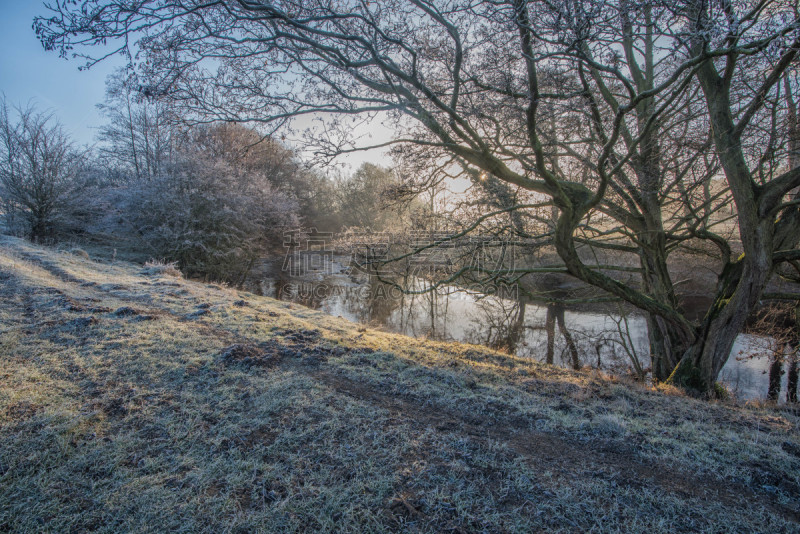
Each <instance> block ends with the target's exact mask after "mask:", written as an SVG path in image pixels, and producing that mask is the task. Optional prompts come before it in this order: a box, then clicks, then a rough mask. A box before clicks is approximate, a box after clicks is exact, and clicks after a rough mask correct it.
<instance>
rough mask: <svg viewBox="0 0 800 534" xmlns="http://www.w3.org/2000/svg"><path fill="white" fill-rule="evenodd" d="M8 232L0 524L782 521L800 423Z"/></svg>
mask: <svg viewBox="0 0 800 534" xmlns="http://www.w3.org/2000/svg"><path fill="white" fill-rule="evenodd" d="M173 274H174V273H170V271H169V270H166V269H159V268H157V267H152V268H149V269H144V268H142V267H141V266H137V265H134V264H129V263H124V262H113V263H112V262H98V261H92V260H91V259H89V258H86V257H84V256H83V255H82V254H80V253H77V254H74V253H69V252H56V251H53V250H50V249H44V248H39V247H35V246H32V245H30V244H28V243H26V242H24V241H21V240H17V239H12V238H7V237H0V293H1V294H0V332H2V334H1V335H0V439H1V440H2V442H3V444H4V445H3V448H2V450H0V530H10V531H28V530H45V531H68V530H73V531H80V530H91V531H105V532H119V531H130V530H135V531H164V530H175V531H187V532H200V531H207V532H228V531H302V530H309V531H311V530H313V531H336V532H348V531H349V532H354V531H374V532H380V531H408V530H410V531H424V532H428V531H430V532H434V531H435V532H442V531H448V530H450V531H456V532H459V531H461V532H472V531H478V532H480V531H484V530H486V531H491V532H503V531H509V532H511V531H536V530H547V531H559V530H562V531H576V532H578V531H580V532H584V531H588V530H592V529H595V530H600V531H610V530H625V531H629V532H637V531H640V532H644V531H647V532H660V531H661V532H674V531H714V530H720V529H722V530H726V531H747V532H756V531H771V532H781V531H786V532H788V531H794V530H796V529H797V528H798V521H800V508H799V507H798V503H797V495H798V494H799V493H800V437H799V436H798V427H799V426H800V418H799V417H798V414H797V413H795V412H793V411H791V410H789V409H784V408H774V407H769V406H765V405H759V404H750V405H735V404H727V403H708V402H702V401H697V400H693V399H688V398H685V397H683V396H682V395H680V394H679V393H677V392H675V391H654V390H649V389H645V388H643V387H641V386H638V385H635V384H630V383H627V382H623V381H619V380H615V379H613V378H610V377H606V376H603V375H600V374H597V373H595V374H591V373H582V372H574V371H569V370H565V369H560V368H557V367H553V366H549V365H543V364H539V363H536V362H533V361H530V360H528V359H523V358H518V357H514V356H508V355H505V354H501V353H497V352H494V351H491V350H488V349H485V348H483V347H478V346H475V345H465V344H458V343H438V342H432V341H425V340H418V339H413V338H409V337H405V336H400V335H395V334H389V333H386V332H382V331H380V330H375V329H369V328H364V327H362V326H360V325H357V324H354V323H350V322H348V321H345V320H343V319H338V318H336V317H331V316H329V315H326V314H324V313H322V312H318V311H314V310H310V309H306V308H303V307H301V306H298V305H295V304H291V303H286V302H279V301H275V300H272V299H268V298H264V297H258V296H255V295H253V294H249V293H243V292H239V291H236V290H233V289H230V288H226V287H221V286H217V285H208V284H200V283H195V282H189V281H185V280H183V279H181V278H179V277H176V276H173Z"/></svg>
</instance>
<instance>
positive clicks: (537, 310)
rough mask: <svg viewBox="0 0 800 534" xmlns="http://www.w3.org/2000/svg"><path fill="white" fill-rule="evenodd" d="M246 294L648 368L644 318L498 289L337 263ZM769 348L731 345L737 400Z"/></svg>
mask: <svg viewBox="0 0 800 534" xmlns="http://www.w3.org/2000/svg"><path fill="white" fill-rule="evenodd" d="M283 274H285V273H283ZM414 284H415V285H412V286H411V287H412V288H415V287H416V288H419V287H420V286H421V281H419V280H415V282H414ZM250 289H252V290H254V291H255V292H257V293H259V294H262V295H265V296H270V297H273V298H277V299H280V300H285V301H291V302H295V303H298V304H302V305H304V306H308V307H311V308H314V309H318V310H321V311H324V312H325V313H328V314H330V315H333V316H340V317H343V318H345V319H348V320H350V321H353V322H358V323H362V324H366V325H370V326H373V327H379V328H383V329H385V330H388V331H392V332H398V333H402V334H406V335H409V336H413V337H418V338H421V337H426V338H429V339H437V340H453V341H462V342H467V343H474V344H480V345H485V346H489V347H492V348H498V349H502V350H505V351H507V352H509V353H514V354H516V355H518V356H522V357H526V358H533V359H535V360H538V361H542V362H546V363H552V364H554V365H561V366H564V367H573V368H586V367H589V368H596V369H601V370H603V371H606V372H610V373H616V374H624V373H635V369H636V367H637V365H638V366H639V367H640V368H643V369H647V368H648V367H649V366H650V361H649V356H648V350H647V348H648V343H647V324H646V321H645V320H644V317H643V316H641V315H640V314H638V313H636V312H625V311H623V310H622V309H620V308H619V307H618V306H616V307H615V306H612V305H595V306H591V307H590V306H587V305H585V304H584V305H581V306H579V307H578V306H567V305H563V306H554V305H547V304H538V303H535V302H524V301H521V300H520V299H518V298H516V295H515V292H514V291H513V290H510V289H505V290H503V289H502V288H501V289H497V291H496V294H490V295H487V294H486V292H485V288H484V292H480V291H468V290H464V289H462V288H458V287H454V286H444V287H440V288H438V289H437V290H436V291H435V292H429V293H425V294H419V295H409V294H405V293H404V292H403V291H400V290H398V289H397V288H393V287H391V286H389V285H386V284H382V283H380V282H378V281H376V280H375V279H374V278H371V277H369V276H367V275H364V274H361V273H353V272H351V271H350V270H349V269H348V268H347V267H346V265H345V264H344V263H343V262H337V261H333V262H332V264H330V265H328V266H327V267H326V268H325V269H320V270H313V269H312V270H310V271H308V272H305V273H304V274H303V276H296V277H286V276H285V275H281V276H265V275H262V276H259V277H257V279H255V280H253V281H252V282H251V283H250ZM490 292H493V291H491V290H490ZM773 344H774V343H772V340H771V339H770V338H765V337H758V336H752V335H745V334H743V335H740V336H739V337H738V338H737V340H736V343H735V345H734V347H733V350H732V352H731V357H730V358H729V359H728V362H727V364H726V365H725V367H724V368H723V369H722V372H721V374H720V381H721V382H722V383H724V384H725V385H726V387H727V388H728V390H729V391H731V392H732V393H733V394H734V395H735V396H736V397H737V398H740V399H764V398H766V395H767V389H768V384H769V368H770V361H769V356H768V354H769V351H770V350H771V349H772V348H773V347H772V345H773ZM786 375H787V373H786V370H785V369H784V373H783V376H782V383H781V393H780V396H779V398H780V401H781V402H785V399H786V383H787V377H786Z"/></svg>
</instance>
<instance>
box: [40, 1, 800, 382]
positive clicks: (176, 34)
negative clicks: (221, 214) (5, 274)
mask: <svg viewBox="0 0 800 534" xmlns="http://www.w3.org/2000/svg"><path fill="white" fill-rule="evenodd" d="M52 10H53V11H54V16H51V17H47V18H40V19H37V21H36V26H37V31H38V33H39V36H40V37H41V39H42V42H43V43H44V46H45V47H46V48H48V49H58V50H59V51H60V52H61V53H62V54H66V53H67V52H68V51H69V50H73V49H74V47H77V48H78V49H79V50H81V51H85V48H84V46H85V45H87V46H90V45H94V44H96V43H98V42H107V41H109V40H110V41H113V42H117V43H120V49H119V51H120V52H123V53H130V50H128V46H129V45H130V43H131V39H132V38H136V37H137V36H141V39H140V40H139V41H138V48H139V50H140V51H141V52H142V54H143V61H142V62H141V65H140V70H141V72H142V74H143V75H144V76H145V77H146V79H148V80H150V81H151V83H150V87H152V88H153V91H155V92H157V93H158V94H162V95H166V96H168V97H169V98H170V99H171V101H172V102H174V103H175V104H176V105H180V106H182V108H183V109H184V110H185V112H186V113H188V114H190V115H191V116H194V117H195V118H196V120H215V119H217V120H219V119H222V120H230V119H233V120H253V121H260V122H261V123H263V124H269V125H271V126H272V127H274V128H278V127H280V126H283V125H285V124H286V123H287V122H289V121H290V120H291V119H292V118H296V117H300V116H304V115H305V116H314V115H317V116H318V115H319V114H325V116H326V117H333V118H332V119H331V120H330V121H328V122H327V123H326V127H325V128H324V129H323V130H321V131H320V132H319V135H317V136H316V137H314V138H313V139H312V140H313V141H314V142H315V143H316V146H317V150H318V153H320V154H322V155H325V154H326V151H327V152H329V153H331V154H333V153H341V152H346V151H350V150H357V149H361V148H366V147H364V146H358V145H357V144H356V143H355V141H353V136H352V135H351V134H352V124H351V122H350V121H349V120H348V119H349V118H351V117H354V116H363V115H367V116H371V115H372V116H374V115H376V114H381V116H382V117H385V118H386V119H387V120H393V121H394V125H395V127H396V128H397V132H398V136H397V139H396V140H395V141H394V143H400V144H403V145H404V146H406V147H414V148H413V150H410V151H409V153H410V154H415V155H414V157H415V158H417V159H418V160H420V159H422V160H427V161H428V162H429V163H430V164H431V167H435V168H437V169H439V170H440V171H442V172H446V173H451V174H454V173H455V172H459V173H461V174H462V175H463V176H466V177H468V178H469V179H471V180H473V181H474V182H475V183H478V182H480V181H482V180H496V181H498V182H500V183H502V184H504V186H505V187H506V188H508V189H507V191H506V192H503V193H502V194H501V195H497V199H498V206H502V207H498V208H497V209H496V210H495V211H496V212H498V214H499V213H506V214H507V213H509V212H512V211H519V212H522V213H527V212H528V211H530V210H533V209H535V208H534V207H539V206H540V205H541V204H542V203H549V204H551V205H552V206H553V207H554V208H555V209H556V210H557V218H556V221H555V224H554V225H552V226H551V230H550V231H549V238H550V239H551V240H552V243H553V244H554V247H555V250H556V252H557V255H558V257H559V259H560V262H561V268H562V269H563V270H564V271H565V272H568V273H569V274H571V275H572V276H574V277H576V278H578V279H580V280H582V281H584V282H586V283H587V284H589V285H591V286H594V287H596V288H599V289H601V290H603V291H605V292H607V293H609V294H610V295H612V296H614V297H616V298H618V299H621V300H624V301H627V302H629V303H630V304H632V305H634V306H636V307H638V308H639V309H641V310H643V311H644V312H645V313H646V314H647V315H648V317H649V320H648V323H649V327H650V344H651V352H652V353H653V358H654V376H655V378H656V379H659V380H661V379H667V378H669V379H671V380H672V381H674V382H676V383H678V384H681V385H684V386H686V387H688V388H693V389H697V390H701V391H709V390H711V389H712V386H713V383H714V380H715V379H716V377H717V375H718V373H719V371H720V369H721V368H722V366H723V365H724V363H725V362H726V361H727V359H728V356H729V354H730V350H731V347H732V345H733V342H734V339H735V337H736V335H737V334H738V333H739V332H740V331H741V330H742V328H743V326H744V323H745V320H746V318H747V316H748V315H749V314H750V313H751V311H753V310H754V308H755V307H756V306H757V305H758V303H759V301H760V299H761V298H762V297H763V294H764V289H765V287H766V285H767V283H768V281H769V280H770V278H771V277H772V275H773V273H774V271H775V267H776V265H778V264H780V263H781V262H787V261H794V260H797V259H798V258H800V252H798V250H797V242H798V238H800V235H798V234H800V225H798V224H797V222H798V217H800V212H798V208H797V204H796V203H794V202H793V201H791V200H789V199H788V197H787V195H788V193H789V192H790V191H791V190H792V189H794V188H795V187H797V186H798V185H800V170H798V169H797V168H789V167H788V166H787V165H786V157H785V156H786V154H785V153H783V155H781V154H780V153H779V152H778V151H773V155H772V156H770V157H765V154H766V148H765V147H762V146H761V144H760V143H758V142H756V141H757V140H758V139H759V138H760V137H761V136H762V133H763V132H764V131H766V130H765V129H764V124H765V121H766V122H769V120H770V117H771V116H779V115H783V114H785V113H786V109H785V107H784V103H785V102H786V99H781V98H776V94H777V91H778V88H779V87H780V85H781V83H780V82H781V80H782V79H783V77H784V74H785V73H786V71H787V69H788V68H789V67H790V65H792V63H793V61H795V59H796V57H797V55H798V51H799V50H798V46H799V43H800V41H799V40H800V18H798V11H797V7H796V5H795V2H793V1H791V0H760V1H756V0H752V1H743V2H737V3H732V2H725V1H723V2H710V1H706V0H682V1H677V2H676V1H674V0H670V1H666V0H663V1H656V2H641V3H640V2H634V1H632V0H614V1H609V2H598V1H596V0H583V1H582V0H557V1H554V2H527V1H525V0H507V1H491V2H490V1H482V2H480V1H479V2H474V1H469V2H468V1H460V0H390V1H386V2H368V1H365V0H364V1H361V0H351V1H344V2H336V3H330V2H325V1H292V0H279V1H257V0H226V1H220V2H210V3H208V2H200V1H195V0H187V1H184V2H171V1H166V0H137V1H135V2H134V1H129V0H112V1H99V0H85V1H83V2H79V3H77V5H73V4H70V3H64V4H62V3H58V4H56V5H55V6H53V7H52ZM770 102H774V103H775V105H774V106H772V107H770V106H769V105H768V104H769V103H770ZM785 135H786V132H785V131H784V132H779V136H782V137H780V138H778V139H776V140H774V142H773V145H774V146H780V145H781V144H782V143H783V141H784V139H785ZM767 148H768V147H767ZM420 154H422V155H420ZM773 156H774V157H773ZM454 169H455V170H454ZM720 169H721V171H720ZM765 169H766V170H765ZM456 170H457V171H456ZM715 183H716V184H720V183H721V184H723V185H722V186H721V187H715V185H714V184H715ZM728 192H729V193H728ZM507 193H512V194H511V195H509V194H507ZM728 194H729V195H730V196H728ZM503 198H505V199H511V200H513V202H512V203H511V205H509V203H508V202H506V201H502V202H500V201H501V200H502V199H503ZM729 200H732V202H733V204H734V205H735V210H734V213H735V223H736V228H735V234H734V237H736V238H738V239H731V238H730V236H728V235H725V233H724V232H723V231H721V230H720V229H724V225H723V223H724V222H725V221H724V217H722V216H721V214H722V213H723V212H722V208H723V207H725V206H726V204H727V203H728V202H729ZM482 217H483V216H482ZM516 231H522V232H523V233H524V232H526V231H527V230H526V229H525V227H524V225H517V230H516ZM739 242H741V245H739ZM739 246H741V250H742V251H743V254H741V255H740V254H737V253H736V249H737V247H739ZM681 248H686V249H694V250H700V249H702V250H703V251H704V252H705V253H707V254H711V255H713V257H714V258H715V260H716V261H717V271H716V274H717V281H716V290H715V296H714V303H713V305H712V306H711V308H710V310H709V312H708V313H707V314H706V315H705V317H704V318H702V319H701V320H700V321H692V320H690V318H689V317H688V316H687V315H686V314H685V313H684V310H683V309H682V308H681V305H680V302H679V299H678V298H677V296H676V294H675V289H674V288H675V282H674V281H673V280H672V276H673V270H672V268H671V266H670V264H669V263H668V259H669V255H670V254H671V253H674V252H675V251H676V250H680V249H681ZM598 252H601V253H604V254H598ZM618 255H629V256H631V257H633V258H637V261H638V263H639V265H638V266H635V267H633V266H630V265H625V264H622V265H620V263H619V262H612V261H608V258H609V257H611V258H613V257H614V256H618ZM522 272H536V268H533V267H531V268H528V269H522V270H521V273H522ZM619 272H635V273H637V274H638V278H639V280H638V283H636V284H630V283H626V282H625V281H624V280H622V279H620V277H619V276H616V275H615V273H619Z"/></svg>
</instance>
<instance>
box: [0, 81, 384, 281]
mask: <svg viewBox="0 0 800 534" xmlns="http://www.w3.org/2000/svg"><path fill="white" fill-rule="evenodd" d="M99 108H100V109H101V111H102V112H103V114H104V115H105V117H106V119H107V122H106V123H105V124H104V125H103V126H102V127H101V129H100V134H99V140H98V141H99V142H98V144H97V145H96V146H95V147H93V148H91V149H90V148H78V147H77V145H76V144H75V143H74V142H73V141H72V140H71V139H70V137H69V136H68V134H67V133H66V132H65V131H64V128H63V127H62V126H61V124H60V123H59V122H58V120H57V118H56V117H55V116H53V115H52V114H51V113H45V112H41V111H38V110H36V108H35V107H33V106H29V107H26V108H12V107H10V106H9V105H8V104H7V103H6V102H3V104H2V109H0V129H2V132H0V135H1V136H2V147H0V155H2V166H0V200H2V214H3V221H4V224H5V227H6V231H8V232H9V233H12V234H16V235H20V236H25V237H27V238H29V239H31V240H33V241H37V242H44V243H49V242H55V241H57V240H59V239H74V238H82V239H91V240H95V241H97V240H99V241H103V242H104V243H107V244H111V245H114V246H115V247H119V248H120V249H123V250H125V251H126V252H128V253H130V254H132V255H134V256H136V255H138V256H141V257H153V258H157V259H160V260H165V261H169V262H176V263H177V264H178V266H179V267H180V268H181V270H183V271H184V273H185V274H187V275H188V276H199V277H204V278H208V279H213V280H220V281H225V282H228V283H233V284H241V283H243V282H244V281H245V279H246V277H247V275H248V273H249V272H250V270H251V268H252V267H253V265H254V264H255V262H257V261H258V259H259V258H262V257H264V256H268V255H270V254H275V253H277V252H282V246H283V235H284V233H285V232H287V231H290V230H295V229H302V230H305V231H313V229H318V230H320V231H338V230H342V229H345V228H358V229H363V230H369V231H381V230H384V229H386V228H387V227H388V226H389V225H391V226H392V227H393V228H395V229H396V228H397V227H398V225H399V224H400V223H399V220H398V218H397V214H398V209H396V207H395V209H394V210H393V209H391V207H392V206H391V204H392V201H391V198H392V195H391V191H392V187H393V185H394V184H395V183H396V182H397V180H398V178H397V176H396V174H395V173H394V172H393V171H392V170H391V169H388V168H384V167H380V166H378V165H373V164H364V165H363V166H362V167H361V168H359V169H358V170H357V171H356V172H355V173H354V174H353V175H352V176H346V175H342V174H340V175H337V176H335V177H327V176H324V175H322V174H321V173H320V172H318V171H315V170H311V169H309V168H308V167H307V166H306V165H304V163H303V161H301V158H300V156H299V155H298V153H297V151H296V150H293V149H291V148H289V147H287V146H284V145H283V144H281V143H280V142H278V141H276V140H275V139H272V138H271V137H269V136H264V135H262V134H261V133H259V132H258V131H257V130H255V129H253V128H251V127H249V126H246V125H242V124H239V123H235V122H218V123H214V124H194V125H191V124H189V123H188V122H187V121H185V120H184V119H183V117H181V116H180V115H179V114H177V113H176V112H175V111H174V109H173V108H172V107H171V106H170V105H169V103H168V102H165V101H162V100H160V99H158V98H156V97H154V96H153V95H150V94H148V92H147V91H146V90H144V89H143V87H142V85H141V84H138V83H136V77H135V75H133V74H132V73H131V72H129V71H127V70H121V71H119V72H118V73H116V74H115V75H114V76H112V77H111V78H110V79H109V81H108V87H107V98H106V101H105V102H104V103H103V104H101V105H100V106H99Z"/></svg>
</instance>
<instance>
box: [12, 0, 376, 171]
mask: <svg viewBox="0 0 800 534" xmlns="http://www.w3.org/2000/svg"><path fill="white" fill-rule="evenodd" d="M36 15H43V16H46V15H47V10H46V9H45V8H44V2H43V1H41V0H0V93H3V94H5V96H6V100H7V101H8V103H9V104H11V105H12V106H14V105H22V106H25V105H27V104H28V103H29V102H30V103H33V104H35V105H36V106H37V107H38V108H39V109H41V110H48V111H52V112H53V113H54V114H55V115H56V116H57V117H58V119H59V121H61V124H63V125H64V127H65V128H66V129H67V131H68V132H69V133H70V134H71V135H72V137H73V139H74V140H75V141H77V142H78V143H79V144H92V143H94V142H95V141H96V134H97V129H98V127H99V126H100V125H102V124H103V123H104V122H105V120H104V118H103V116H102V115H101V114H100V113H99V111H98V110H97V104H99V103H101V102H102V101H103V99H104V96H105V81H106V77H107V76H108V75H109V74H111V73H112V72H113V71H114V70H115V69H116V68H118V67H120V66H122V65H124V64H125V62H124V60H123V59H122V58H120V57H113V58H110V59H106V60H105V61H103V62H101V63H99V64H97V65H95V66H94V67H92V68H91V69H89V70H88V71H87V70H84V71H79V70H78V67H81V66H83V65H84V64H85V60H82V59H68V60H67V59H62V58H60V57H59V56H58V53H56V52H45V51H44V49H43V48H42V45H41V43H39V41H38V39H37V38H36V34H35V33H34V31H33V28H32V25H33V18H34V17H35V16H36ZM301 123H310V119H309V118H308V117H306V118H304V120H303V121H301ZM358 130H359V134H361V133H367V132H370V133H372V134H373V135H374V138H373V139H372V142H381V141H386V140H388V139H389V138H390V137H391V134H390V132H389V130H388V129H387V128H386V127H384V126H383V125H382V124H381V123H380V121H374V122H373V123H371V124H370V125H369V126H363V125H362V126H360V127H359V129H358ZM287 141H288V142H290V143H291V142H292V141H293V140H287ZM294 141H295V142H296V140H294ZM292 144H294V143H292ZM296 146H299V144H298V145H296ZM337 161H338V162H339V163H343V164H344V165H345V166H346V167H349V168H350V169H355V168H356V167H358V166H359V165H360V164H361V163H362V162H365V161H372V162H376V163H382V164H384V165H385V164H389V161H387V159H386V156H385V155H384V150H371V151H368V152H359V153H355V154H349V155H343V156H340V157H339V158H337Z"/></svg>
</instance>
